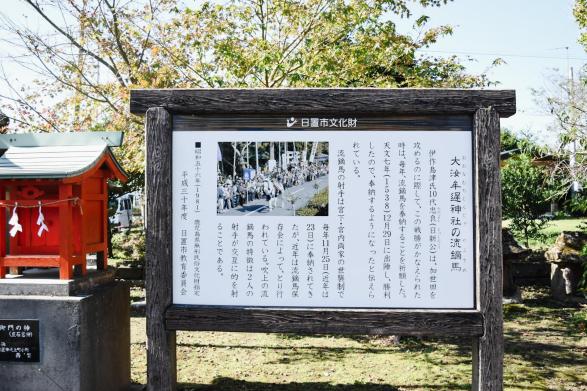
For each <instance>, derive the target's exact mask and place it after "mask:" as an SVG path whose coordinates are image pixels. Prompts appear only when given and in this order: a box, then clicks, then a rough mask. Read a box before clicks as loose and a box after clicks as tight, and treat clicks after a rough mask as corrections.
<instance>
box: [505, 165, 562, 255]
mask: <svg viewBox="0 0 587 391" xmlns="http://www.w3.org/2000/svg"><path fill="white" fill-rule="evenodd" d="M501 182H502V190H501V198H502V208H503V209H502V210H503V215H504V218H507V219H511V223H510V228H511V230H512V231H513V232H514V234H515V235H517V236H520V237H522V238H523V239H524V243H525V244H526V247H528V246H529V243H528V242H529V239H531V238H537V237H538V236H540V230H541V229H542V228H544V227H545V226H546V224H547V220H545V219H544V218H542V217H541V215H542V214H543V213H544V212H545V211H546V210H547V207H548V204H549V201H550V199H551V198H552V196H553V194H554V193H555V191H554V190H555V189H554V188H553V186H552V185H551V184H550V183H549V177H548V175H547V174H546V173H545V171H544V170H542V169H541V168H538V167H535V166H534V165H533V164H532V160H531V158H530V157H529V156H528V155H525V154H522V155H518V156H516V157H513V158H511V159H509V160H508V161H507V163H506V165H505V167H504V168H503V169H502V171H501Z"/></svg>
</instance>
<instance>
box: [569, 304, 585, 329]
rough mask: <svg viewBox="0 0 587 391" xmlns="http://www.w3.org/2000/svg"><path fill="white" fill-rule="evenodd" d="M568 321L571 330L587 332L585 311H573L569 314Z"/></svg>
mask: <svg viewBox="0 0 587 391" xmlns="http://www.w3.org/2000/svg"><path fill="white" fill-rule="evenodd" d="M570 323H571V327H572V328H573V332H580V333H583V334H587V311H586V310H581V311H577V312H575V313H574V314H573V315H572V316H571V321H570Z"/></svg>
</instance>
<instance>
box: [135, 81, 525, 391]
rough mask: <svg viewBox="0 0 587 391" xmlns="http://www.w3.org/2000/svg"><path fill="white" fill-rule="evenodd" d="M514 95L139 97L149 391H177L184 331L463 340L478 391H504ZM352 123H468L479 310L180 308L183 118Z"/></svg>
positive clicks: (145, 93) (338, 92)
mask: <svg viewBox="0 0 587 391" xmlns="http://www.w3.org/2000/svg"><path fill="white" fill-rule="evenodd" d="M515 102H516V98H515V91H513V90H461V89H170V90H133V91H131V100H130V109H131V112H132V113H134V114H146V121H145V128H146V162H147V165H146V199H147V201H146V205H147V211H146V214H147V219H146V228H147V260H146V263H147V265H146V294H147V341H148V343H147V351H148V353H147V370H148V389H149V390H158V391H159V390H161V391H163V390H174V389H175V388H176V372H177V371H176V369H177V368H176V342H175V335H176V331H177V330H194V331H195V330H216V331H243V332H244V331H246V332H279V333H304V334H329V333H335V334H372V335H373V334H378V335H411V336H453V337H454V336H458V337H463V338H470V339H471V341H472V345H473V379H472V389H473V390H476V391H480V390H483V391H489V390H502V388H503V349H504V347H503V314H502V247H501V193H500V176H499V175H500V174H499V153H500V141H499V140H500V139H499V135H500V125H499V119H500V117H509V116H510V115H512V114H514V113H515V111H516V103H515ZM291 113H300V114H304V115H308V116H311V115H312V114H316V115H336V114H343V115H345V116H349V115H352V116H354V117H360V118H369V117H376V116H385V117H392V118H393V117H397V118H404V119H405V117H406V116H407V117H410V116H411V118H417V119H418V121H420V122H422V121H424V122H427V123H429V124H434V123H435V122H437V121H439V120H443V119H446V117H450V116H466V117H467V118H468V119H469V120H470V121H471V124H472V131H473V140H474V151H473V152H474V153H473V160H474V168H473V170H474V171H473V172H474V179H475V181H474V184H473V190H474V193H475V194H474V199H475V219H474V221H475V231H476V243H475V254H476V273H475V279H476V286H475V289H476V293H475V294H476V297H475V303H476V308H475V309H474V310H409V309H401V310H370V309H365V310H356V309H349V310H346V309H330V308H324V309H322V308H300V309H296V308H261V307H251V308H243V307H226V306H179V305H173V304H172V252H171V249H172V211H171V205H170V200H171V199H172V186H171V159H172V131H173V120H172V119H173V116H174V115H196V116H219V115H230V116H234V115H283V116H284V118H285V116H287V115H291Z"/></svg>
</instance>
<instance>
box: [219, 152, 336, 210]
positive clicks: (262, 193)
mask: <svg viewBox="0 0 587 391" xmlns="http://www.w3.org/2000/svg"><path fill="white" fill-rule="evenodd" d="M324 175H328V162H313V163H309V162H302V163H299V164H291V165H289V166H288V167H287V169H285V170H281V169H274V170H273V171H271V172H262V173H259V174H257V175H255V176H254V178H252V179H249V180H245V179H244V178H243V177H242V176H236V178H233V177H232V176H224V175H221V174H218V188H217V189H218V191H217V212H218V213H223V212H224V211H225V210H227V209H232V208H236V207H239V206H245V205H247V204H248V203H250V202H256V201H257V200H265V201H266V202H267V206H268V207H269V209H270V210H271V209H273V208H275V207H276V206H277V205H276V201H277V197H279V196H280V195H282V194H284V193H285V191H286V190H287V189H289V188H290V187H293V186H298V185H301V184H303V183H305V182H311V181H314V180H316V179H318V178H319V177H321V176H324ZM280 207H282V208H283V207H284V200H283V198H281V205H280Z"/></svg>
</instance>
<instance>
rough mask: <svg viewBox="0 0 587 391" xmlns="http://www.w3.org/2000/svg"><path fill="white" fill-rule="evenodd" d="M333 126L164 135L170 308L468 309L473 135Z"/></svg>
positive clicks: (471, 274) (472, 301)
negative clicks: (168, 160) (168, 141)
mask: <svg viewBox="0 0 587 391" xmlns="http://www.w3.org/2000/svg"><path fill="white" fill-rule="evenodd" d="M288 121H291V122H294V121H295V122H300V123H307V124H306V127H305V128H301V129H300V128H298V129H296V132H295V133H293V134H292V133H291V132H286V131H283V130H281V128H286V126H287V122H288ZM329 121H330V119H326V120H325V121H321V119H319V118H309V119H306V118H301V119H297V118H283V119H282V124H281V126H279V122H280V119H279V118H275V119H274V122H275V125H276V126H278V127H279V130H269V129H267V130H257V131H238V130H232V131H230V130H228V131H226V130H225V131H221V130H219V131H215V130H208V131H205V130H204V131H200V130H199V129H197V128H193V130H192V131H188V130H186V131H177V132H174V133H173V147H172V148H173V149H172V151H173V152H172V153H173V161H172V167H173V172H172V178H173V179H172V193H173V203H172V210H173V238H174V240H173V301H174V303H176V304H198V305H229V306H235V305H242V306H274V307H279V306H287V307H321V308H324V307H348V308H458V309H473V308H474V304H475V295H474V275H475V264H474V260H475V257H474V244H475V243H474V222H473V217H474V213H473V190H472V183H473V171H472V165H473V162H472V150H473V144H472V136H471V130H470V129H469V130H462V129H457V130H452V131H451V130H441V131H439V130H432V131H418V130H409V131H402V130H393V131H389V130H383V131H382V130H378V129H377V128H376V127H374V128H373V130H361V131H353V128H356V127H357V126H360V124H359V125H357V121H360V119H359V120H357V118H336V119H333V121H336V123H337V124H338V125H340V124H343V123H345V124H347V126H348V124H349V123H351V124H353V127H346V128H343V130H339V131H333V130H332V129H327V130H324V128H325V127H321V126H320V122H323V123H325V124H329V123H330V122H329ZM291 122H290V123H291ZM313 123H314V124H315V126H314V128H311V127H310V124H313ZM253 125H254V124H251V126H253ZM196 126H197V125H196ZM370 126H376V122H375V121H373V120H372V121H371V122H370ZM294 152H295V154H294ZM247 154H248V155H249V156H248V158H244V157H242V158H241V156H243V155H247ZM259 154H261V158H260V159H259V158H258V157H257V156H256V155H259ZM288 155H291V156H289V159H288ZM317 155H320V156H321V160H318V159H317ZM294 157H295V159H294ZM272 160H273V161H277V162H278V163H277V164H275V165H274V166H273V168H270V164H269V162H271V161H272ZM239 161H242V164H241V163H239ZM235 162H236V166H237V167H234V166H233V165H234V163H235ZM256 164H259V167H257V166H256ZM251 167H254V168H255V169H256V171H258V172H259V173H261V174H260V176H259V177H257V179H256V180H252V179H250V178H249V177H247V176H246V173H247V170H249V169H250V168H251ZM233 168H234V169H233ZM316 199H319V202H320V205H315V200H316ZM308 205H310V207H308ZM316 206H318V207H316Z"/></svg>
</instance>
